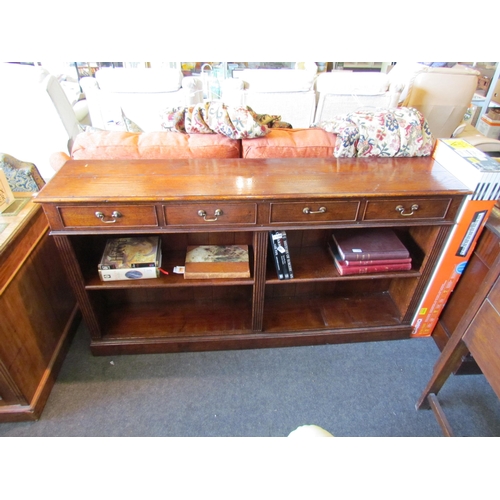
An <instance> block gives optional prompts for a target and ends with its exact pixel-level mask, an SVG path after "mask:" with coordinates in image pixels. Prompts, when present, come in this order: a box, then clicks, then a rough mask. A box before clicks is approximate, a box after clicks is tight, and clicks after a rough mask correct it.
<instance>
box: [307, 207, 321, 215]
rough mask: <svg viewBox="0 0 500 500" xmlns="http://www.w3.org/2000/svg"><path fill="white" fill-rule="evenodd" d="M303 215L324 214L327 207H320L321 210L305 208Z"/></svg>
mask: <svg viewBox="0 0 500 500" xmlns="http://www.w3.org/2000/svg"><path fill="white" fill-rule="evenodd" d="M302 212H303V213H305V214H324V213H325V212H326V207H319V210H316V211H314V210H311V209H310V208H309V207H306V208H304V210H302Z"/></svg>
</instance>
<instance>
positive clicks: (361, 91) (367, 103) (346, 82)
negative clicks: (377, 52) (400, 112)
mask: <svg viewBox="0 0 500 500" xmlns="http://www.w3.org/2000/svg"><path fill="white" fill-rule="evenodd" d="M401 89H402V86H401V85H392V86H391V84H390V81H389V77H388V75H387V74H385V73H377V72H371V71H365V72H363V71H362V72H357V71H355V72H353V71H333V72H331V73H322V74H320V75H319V76H318V78H317V80H316V92H317V95H318V104H317V107H316V115H315V117H314V122H315V123H319V122H322V121H328V120H331V119H332V118H333V117H334V116H336V115H343V114H346V113H352V112H354V111H359V110H363V109H367V110H373V109H376V108H384V109H390V108H397V106H398V101H399V96H400V93H401Z"/></svg>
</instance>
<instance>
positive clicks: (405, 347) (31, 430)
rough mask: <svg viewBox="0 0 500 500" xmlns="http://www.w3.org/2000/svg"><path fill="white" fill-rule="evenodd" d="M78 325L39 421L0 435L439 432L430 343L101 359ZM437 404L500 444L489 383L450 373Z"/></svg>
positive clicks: (9, 427) (453, 419) (462, 429)
mask: <svg viewBox="0 0 500 500" xmlns="http://www.w3.org/2000/svg"><path fill="white" fill-rule="evenodd" d="M88 342H89V340H88V334H87V331H86V329H85V327H84V326H83V325H81V326H80V328H79V330H78V332H77V335H76V337H75V340H74V341H73V344H72V346H71V349H70V352H69V353H68V356H67V358H66V360H65V362H64V364H63V367H62V370H61V373H60V375H59V377H58V380H57V383H56V384H55V387H54V388H53V390H52V393H51V395H50V397H49V400H48V403H47V405H46V407H45V410H44V412H43V414H42V417H41V419H40V420H39V421H38V422H29V423H12V424H11V423H4V424H0V436H154V437H158V436H165V437H167V436H179V437H186V436H198V437H201V436H207V437H209V436H219V437H224V436H232V437H244V436H252V437H258V436H259V437H266V436H274V437H280V436H287V435H288V434H289V433H290V432H291V431H292V430H294V429H295V428H297V427H298V426H300V425H304V424H316V425H319V426H321V427H323V428H324V429H327V430H328V431H329V432H331V433H332V434H333V435H335V436H338V437H355V436H359V437H370V436H379V437H390V436H400V437H412V436H441V435H442V434H441V429H440V427H439V425H438V424H437V421H436V420H435V418H434V415H433V413H432V411H430V410H428V411H425V410H421V411H417V410H416V409H415V403H416V401H417V399H418V398H419V396H420V394H421V392H422V390H423V389H424V387H425V385H426V383H427V381H428V379H429V377H430V375H431V371H432V367H433V364H434V362H435V360H436V358H437V356H438V354H439V351H438V348H437V347H436V345H435V344H434V341H433V340H432V339H430V338H423V339H409V340H400V341H392V342H370V343H360V344H343V345H328V346H317V347H296V348H282V349H259V350H242V351H219V352H200V353H182V354H153V355H130V356H107V357H93V356H92V355H91V354H90V351H89V347H88ZM439 399H440V401H441V404H442V406H443V408H444V409H445V411H446V415H447V417H448V420H449V421H450V424H451V425H452V427H453V430H454V432H455V434H456V435H457V436H478V437H479V436H500V401H499V400H498V398H497V397H496V395H495V394H494V392H493V390H492V389H491V387H490V386H489V384H488V383H487V382H486V380H485V378H484V377H483V376H482V375H462V376H452V377H450V379H449V380H448V381H447V383H446V384H445V386H444V387H443V389H442V390H441V392H440V393H439Z"/></svg>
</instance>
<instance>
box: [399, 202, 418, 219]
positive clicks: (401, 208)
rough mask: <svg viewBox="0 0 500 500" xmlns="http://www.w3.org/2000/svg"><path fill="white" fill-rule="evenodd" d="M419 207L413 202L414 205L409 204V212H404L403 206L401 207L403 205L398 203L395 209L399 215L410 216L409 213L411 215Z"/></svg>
mask: <svg viewBox="0 0 500 500" xmlns="http://www.w3.org/2000/svg"><path fill="white" fill-rule="evenodd" d="M418 209H419V206H418V205H417V204H416V203H415V204H414V205H412V206H411V208H410V210H411V212H410V213H408V214H405V213H404V211H405V207H403V205H398V206H397V207H396V211H397V212H399V213H400V215H402V216H403V217H410V216H411V215H413V214H414V213H415V212H416V211H417V210H418Z"/></svg>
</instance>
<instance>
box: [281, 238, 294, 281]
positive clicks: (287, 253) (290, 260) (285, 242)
mask: <svg viewBox="0 0 500 500" xmlns="http://www.w3.org/2000/svg"><path fill="white" fill-rule="evenodd" d="M281 234H282V236H283V246H284V247H285V256H286V263H287V266H288V273H289V275H290V279H291V278H293V268H292V259H291V258H290V249H289V247H288V236H287V234H286V231H281Z"/></svg>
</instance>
